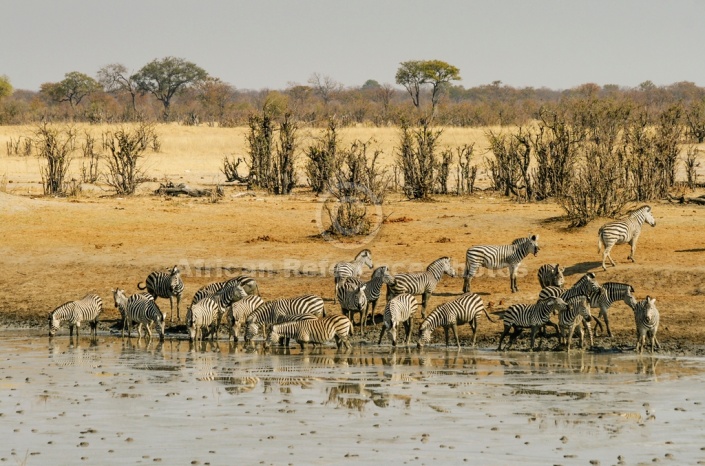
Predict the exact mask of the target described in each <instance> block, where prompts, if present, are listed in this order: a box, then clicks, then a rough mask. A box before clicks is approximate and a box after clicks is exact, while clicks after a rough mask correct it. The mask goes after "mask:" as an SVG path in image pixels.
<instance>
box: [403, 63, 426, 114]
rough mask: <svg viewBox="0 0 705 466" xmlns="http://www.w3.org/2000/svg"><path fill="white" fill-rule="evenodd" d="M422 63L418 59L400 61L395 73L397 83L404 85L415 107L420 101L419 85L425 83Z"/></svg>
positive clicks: (417, 106)
mask: <svg viewBox="0 0 705 466" xmlns="http://www.w3.org/2000/svg"><path fill="white" fill-rule="evenodd" d="M422 64H423V62H422V61H419V60H411V61H405V62H402V63H400V66H399V69H398V70H397V74H396V82H397V84H400V85H402V86H404V88H405V89H406V91H407V92H408V93H409V95H410V96H411V102H412V103H413V104H414V107H416V108H417V109H418V108H419V105H420V102H421V86H422V85H423V84H425V83H426V81H425V78H424V74H423V65H422Z"/></svg>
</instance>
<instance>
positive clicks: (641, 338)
mask: <svg viewBox="0 0 705 466" xmlns="http://www.w3.org/2000/svg"><path fill="white" fill-rule="evenodd" d="M632 309H633V311H634V321H635V322H636V336H637V339H636V348H635V351H637V352H638V353H639V354H641V353H642V352H643V350H644V345H645V344H646V337H647V336H648V337H649V343H650V344H651V352H652V353H653V352H654V347H659V346H660V345H659V342H658V340H657V339H656V332H658V322H659V312H658V309H656V298H652V297H650V296H647V297H646V298H645V299H644V300H643V301H639V302H636V303H634V307H633V308H632Z"/></svg>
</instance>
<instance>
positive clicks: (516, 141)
mask: <svg viewBox="0 0 705 466" xmlns="http://www.w3.org/2000/svg"><path fill="white" fill-rule="evenodd" d="M487 139H488V141H489V144H490V150H491V151H492V153H493V154H494V157H495V159H494V160H489V161H488V162H487V168H488V170H489V172H490V175H491V177H492V182H493V187H494V189H495V190H496V191H501V192H503V193H504V195H505V196H509V195H514V196H516V197H517V198H519V199H527V200H532V199H533V178H532V176H531V171H530V163H531V145H530V139H529V135H528V133H527V132H526V131H525V130H523V129H522V128H521V127H520V128H519V130H518V132H517V133H515V134H506V133H501V132H500V133H495V132H494V131H491V130H490V131H488V132H487Z"/></svg>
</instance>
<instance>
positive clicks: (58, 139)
mask: <svg viewBox="0 0 705 466" xmlns="http://www.w3.org/2000/svg"><path fill="white" fill-rule="evenodd" d="M35 136H36V139H35V146H36V147H37V151H38V157H39V158H40V159H41V160H42V161H43V162H44V164H43V165H42V166H41V167H40V173H41V176H42V186H43V188H44V194H45V195H48V196H54V195H63V194H64V188H65V187H66V184H65V182H64V178H65V177H66V173H67V171H68V168H69V165H70V164H71V159H72V153H73V151H74V140H75V139H76V130H75V129H74V128H72V127H64V128H56V127H52V126H49V125H48V124H46V123H44V124H42V125H41V126H39V127H38V128H37V129H36V130H35Z"/></svg>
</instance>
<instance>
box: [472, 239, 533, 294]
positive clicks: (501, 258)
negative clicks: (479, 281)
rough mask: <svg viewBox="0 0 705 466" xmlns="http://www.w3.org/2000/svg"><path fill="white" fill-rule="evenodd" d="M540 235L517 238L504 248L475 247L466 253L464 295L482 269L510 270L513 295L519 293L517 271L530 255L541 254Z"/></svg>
mask: <svg viewBox="0 0 705 466" xmlns="http://www.w3.org/2000/svg"><path fill="white" fill-rule="evenodd" d="M538 241H539V235H531V236H529V237H528V238H517V239H515V240H514V241H512V244H505V245H502V246H473V247H471V248H470V249H468V250H467V252H466V253H465V274H464V277H465V279H464V281H463V293H469V292H470V282H471V281H472V279H473V277H474V276H475V274H476V273H477V270H478V269H479V268H480V267H485V268H488V269H492V270H497V269H503V268H505V267H508V268H509V286H510V287H511V289H512V293H515V292H517V291H519V289H518V288H517V270H518V269H519V266H520V265H521V261H522V260H524V258H525V257H526V256H528V255H529V254H530V253H531V254H533V255H534V256H536V254H538V253H539V249H540V248H539V243H538Z"/></svg>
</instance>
